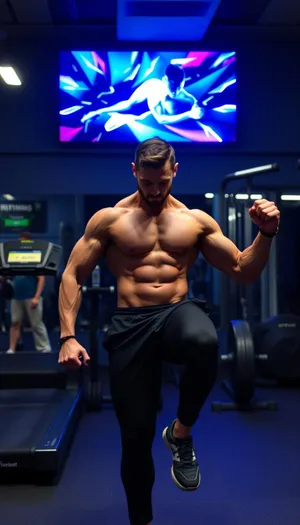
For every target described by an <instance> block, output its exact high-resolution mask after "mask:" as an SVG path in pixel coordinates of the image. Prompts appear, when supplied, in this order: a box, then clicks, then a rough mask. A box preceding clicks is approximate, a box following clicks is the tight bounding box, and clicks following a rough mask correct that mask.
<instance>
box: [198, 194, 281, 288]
mask: <svg viewBox="0 0 300 525" xmlns="http://www.w3.org/2000/svg"><path fill="white" fill-rule="evenodd" d="M249 215H250V218H251V220H252V221H253V222H254V223H255V224H256V225H257V226H258V228H259V229H260V230H261V231H263V232H264V233H265V234H267V235H272V234H273V233H275V232H276V231H277V229H278V225H279V220H280V212H279V210H278V208H277V207H276V205H275V204H274V203H273V202H269V201H266V200H264V199H262V200H259V201H255V202H254V204H253V206H252V207H251V208H250V210H249ZM198 217H199V220H200V221H201V222H202V224H203V234H202V236H201V245H200V250H201V252H202V253H203V255H204V257H205V259H206V260H207V262H208V263H209V264H211V265H212V266H214V267H215V268H217V269H218V270H220V271H222V272H224V273H226V274H227V275H228V276H229V277H231V278H233V279H234V280H235V281H237V282H239V283H245V284H252V283H254V282H255V281H256V280H257V279H258V277H259V276H260V274H261V273H262V271H263V270H264V268H265V266H266V265H267V263H268V260H269V256H270V249H271V244H272V237H267V236H266V235H263V234H262V233H260V232H259V233H258V235H257V236H256V238H255V239H254V241H253V243H252V244H251V246H249V247H248V248H246V249H245V250H243V251H240V250H239V249H238V248H237V246H236V245H235V244H234V243H233V242H232V241H231V240H230V239H228V238H227V237H225V235H223V233H222V231H221V228H220V226H219V225H218V223H217V222H216V221H215V220H214V219H213V218H212V217H210V216H209V215H206V214H203V212H199V214H198Z"/></svg>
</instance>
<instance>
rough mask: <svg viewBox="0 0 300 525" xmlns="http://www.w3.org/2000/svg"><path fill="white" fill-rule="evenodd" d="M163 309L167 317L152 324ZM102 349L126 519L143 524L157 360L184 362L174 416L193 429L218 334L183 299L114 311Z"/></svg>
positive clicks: (212, 369)
mask: <svg viewBox="0 0 300 525" xmlns="http://www.w3.org/2000/svg"><path fill="white" fill-rule="evenodd" d="M151 309H152V310H151ZM168 309H169V312H167V310H168ZM165 313H167V314H168V315H167V317H165V319H164V321H163V322H161V323H160V324H159V323H158V324H157V321H158V320H159V318H160V317H163V316H164V315H165ZM122 338H123V342H122V343H121V342H120V341H121V339H122ZM110 341H112V342H113V343H114V344H115V347H114V344H110ZM116 342H117V344H116ZM106 348H107V349H108V350H110V379H111V381H110V383H111V384H110V386H111V395H112V399H113V404H114V408H115V410H116V415H117V418H118V422H119V425H120V430H121V439H122V461H121V477H122V481H123V485H124V488H125V492H126V497H127V504H128V511H129V518H130V523H131V525H147V524H148V523H150V522H151V521H152V519H153V516H152V499H151V495H152V487H153V484H154V478H155V473H154V464H153V459H152V443H153V439H154V436H155V430H156V414H157V408H158V402H159V397H160V392H161V378H162V361H163V360H165V361H168V362H171V363H176V364H181V365H185V368H184V371H183V374H182V376H181V381H180V396H179V406H178V411H177V417H178V419H179V421H180V422H181V423H182V424H183V425H185V426H188V427H192V426H193V425H194V423H195V422H196V420H197V418H198V415H199V412H200V410H201V408H202V406H203V404H204V403H205V400H206V399H207V396H208V394H209V392H210V390H211V389H212V386H213V384H214V382H215V379H216V375H217V368H218V339H217V333H216V330H215V328H214V325H213V323H212V322H211V320H210V319H209V317H208V316H207V315H206V314H205V313H204V312H203V311H202V310H201V309H200V308H199V306H198V305H197V304H196V302H193V301H188V302H187V301H184V302H183V303H182V304H180V305H179V306H178V305H177V306H176V307H175V308H174V305H173V306H170V305H168V306H166V307H146V308H135V309H134V308H130V309H117V312H116V315H115V316H113V319H112V328H111V331H110V333H109V334H108V337H107V342H106ZM170 423H171V421H170Z"/></svg>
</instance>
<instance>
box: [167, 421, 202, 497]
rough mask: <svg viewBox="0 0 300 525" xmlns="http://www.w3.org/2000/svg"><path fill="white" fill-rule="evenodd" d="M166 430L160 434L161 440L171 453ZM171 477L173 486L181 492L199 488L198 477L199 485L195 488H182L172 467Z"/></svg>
mask: <svg viewBox="0 0 300 525" xmlns="http://www.w3.org/2000/svg"><path fill="white" fill-rule="evenodd" d="M167 430H168V427H166V428H165V429H164V431H163V433H162V438H163V441H164V444H165V445H166V447H167V448H168V449H169V450H171V451H172V448H171V447H170V443H169V441H168V438H167ZM171 476H172V479H173V481H174V483H175V485H176V486H177V487H178V488H179V489H181V490H184V491H185V492H194V491H195V490H197V489H198V488H199V486H200V483H201V476H199V483H198V485H197V487H184V486H183V485H181V483H179V481H178V480H177V479H176V477H175V474H174V469H173V465H172V467H171Z"/></svg>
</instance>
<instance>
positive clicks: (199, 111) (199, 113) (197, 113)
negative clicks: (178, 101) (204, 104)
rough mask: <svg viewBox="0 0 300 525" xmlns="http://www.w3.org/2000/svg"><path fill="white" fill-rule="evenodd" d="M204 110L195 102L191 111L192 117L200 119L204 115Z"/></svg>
mask: <svg viewBox="0 0 300 525" xmlns="http://www.w3.org/2000/svg"><path fill="white" fill-rule="evenodd" d="M203 113H204V110H203V109H202V108H200V107H199V106H198V105H197V104H194V105H193V106H192V108H191V109H190V111H189V115H190V118H192V119H194V120H199V119H200V118H201V117H202V116H203Z"/></svg>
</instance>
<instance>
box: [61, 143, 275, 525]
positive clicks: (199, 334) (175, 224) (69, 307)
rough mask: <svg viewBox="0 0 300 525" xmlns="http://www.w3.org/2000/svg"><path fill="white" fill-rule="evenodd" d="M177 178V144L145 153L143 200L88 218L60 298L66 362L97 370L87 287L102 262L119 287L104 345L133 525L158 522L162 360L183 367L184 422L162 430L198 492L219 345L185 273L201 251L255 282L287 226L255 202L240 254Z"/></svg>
mask: <svg viewBox="0 0 300 525" xmlns="http://www.w3.org/2000/svg"><path fill="white" fill-rule="evenodd" d="M177 170H178V163H177V162H176V160H175V152H174V149H173V148H172V146H171V145H170V144H168V143H167V142H165V141H164V140H161V139H159V138H154V139H149V140H146V141H144V142H143V143H141V144H139V146H138V148H137V150H136V154H135V160H134V162H133V163H132V171H133V175H134V176H135V177H136V180H137V188H138V189H137V191H136V193H134V194H133V195H130V196H128V197H126V198H125V199H123V200H122V201H120V202H118V203H117V204H116V206H115V207H114V208H104V209H102V210H100V211H98V212H97V213H96V214H95V215H94V216H93V217H92V218H91V219H90V221H89V222H88V224H87V226H86V230H85V233H84V235H83V237H82V238H81V239H80V240H79V241H78V242H77V244H76V245H75V247H74V248H73V251H72V253H71V255H70V258H69V261H68V264H67V266H66V268H65V271H64V273H63V276H62V281H61V285H60V292H59V315H60V323H61V340H60V344H61V348H60V353H59V363H61V364H63V365H65V366H68V367H80V366H81V365H82V361H83V362H84V364H85V365H87V363H88V361H89V356H88V354H87V352H86V350H85V349H84V348H83V347H82V346H81V345H80V344H79V343H78V342H77V340H76V337H75V320H76V316H77V312H78V309H79V306H80V302H81V291H80V290H81V286H82V285H83V283H84V281H85V279H86V278H87V277H88V276H89V275H90V274H91V272H92V270H93V269H94V267H95V266H96V264H97V263H98V260H99V258H100V257H102V256H104V257H105V258H106V262H107V265H108V267H109V268H110V270H111V271H112V272H113V274H114V275H115V276H116V279H117V289H118V304H117V308H116V310H115V312H114V314H113V316H112V320H111V325H110V327H109V329H108V331H107V332H106V336H105V341H104V346H105V348H106V349H107V350H108V353H109V374H110V390H111V396H112V400H113V406H114V409H115V412H116V416H117V419H118V423H119V426H120V433H121V442H122V459H121V478H122V482H123V485H124V489H125V493H126V498H127V505H128V513H129V519H130V523H131V525H149V524H150V522H151V521H152V519H153V516H152V487H153V484H154V465H153V459H152V442H153V439H154V436H155V430H156V415H157V408H158V404H159V398H160V390H161V376H162V361H163V360H166V361H169V362H172V363H177V364H182V365H184V372H183V374H182V377H181V382H180V395H179V406H178V410H177V418H176V419H175V420H174V421H173V422H172V423H170V425H169V426H167V427H166V428H165V430H164V431H163V440H164V443H165V444H166V446H167V447H168V448H169V449H170V451H171V452H172V455H173V459H172V469H171V473H172V478H173V480H174V482H175V483H176V485H177V486H178V487H179V488H180V489H182V490H195V489H197V488H198V487H199V484H200V471H199V465H198V462H197V458H196V455H195V449H194V447H193V440H192V435H191V430H192V427H193V425H194V424H195V422H196V421H197V418H198V416H199V413H200V410H201V408H202V406H203V405H204V403H205V401H206V399H207V396H208V394H209V393H210V391H211V389H212V387H213V385H214V382H215V380H216V376H217V369H218V339H217V333H216V330H215V328H214V326H213V324H212V322H211V320H210V319H209V317H208V316H207V315H206V314H205V313H204V312H203V310H202V309H201V304H199V301H197V299H191V300H188V299H187V291H188V284H187V271H188V269H189V268H190V267H191V266H192V265H193V263H194V261H195V260H196V258H197V255H198V253H199V251H201V252H202V254H203V256H204V257H205V259H206V260H207V262H208V263H210V264H211V265H213V266H214V267H215V268H217V269H218V270H221V271H223V272H225V273H226V274H227V275H228V276H229V277H230V278H232V279H235V280H236V281H237V282H239V283H247V284H248V283H249V284H250V283H253V282H254V281H255V280H256V279H257V278H258V277H259V275H260V274H261V272H262V271H263V269H264V268H265V266H266V264H267V262H268V258H269V253H270V247H271V243H272V237H273V236H274V235H275V234H276V232H277V230H278V225H279V217H280V213H279V210H278V209H277V207H276V205H275V204H274V202H269V201H267V200H264V199H262V200H257V201H255V202H254V203H253V205H252V207H251V208H250V210H249V215H250V218H251V220H252V221H253V222H254V223H255V224H256V225H257V226H258V229H259V231H258V234H257V237H256V238H255V240H254V241H253V243H252V245H251V246H249V247H248V248H246V249H245V250H244V251H242V252H241V251H240V250H239V249H238V248H237V247H236V246H235V245H234V244H233V243H232V242H231V241H230V240H229V239H228V238H227V237H225V236H224V235H223V234H222V231H221V229H220V227H219V225H218V224H217V223H216V221H215V220H214V219H213V218H212V217H210V216H209V215H207V214H206V213H204V212H203V211H201V210H198V209H192V210H190V209H188V208H187V207H186V206H185V205H184V204H182V203H181V202H179V201H178V200H177V199H175V198H174V197H173V196H172V195H171V188H172V181H173V178H174V177H175V176H176V174H177Z"/></svg>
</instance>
